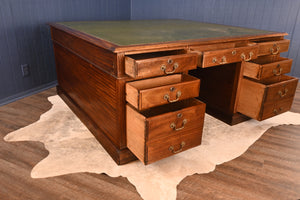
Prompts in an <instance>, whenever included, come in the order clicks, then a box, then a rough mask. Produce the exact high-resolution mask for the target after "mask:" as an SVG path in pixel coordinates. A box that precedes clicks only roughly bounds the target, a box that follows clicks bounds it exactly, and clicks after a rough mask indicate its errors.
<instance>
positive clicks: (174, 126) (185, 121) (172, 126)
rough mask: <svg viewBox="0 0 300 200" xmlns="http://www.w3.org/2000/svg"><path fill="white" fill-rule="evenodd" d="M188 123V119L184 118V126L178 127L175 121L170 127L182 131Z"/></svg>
mask: <svg viewBox="0 0 300 200" xmlns="http://www.w3.org/2000/svg"><path fill="white" fill-rule="evenodd" d="M186 123H187V119H184V120H183V121H182V126H181V127H180V128H176V124H175V123H174V122H173V123H171V124H170V128H171V129H173V130H174V131H180V130H182V129H184V125H185V124H186Z"/></svg>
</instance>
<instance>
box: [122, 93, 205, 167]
mask: <svg viewBox="0 0 300 200" xmlns="http://www.w3.org/2000/svg"><path fill="white" fill-rule="evenodd" d="M204 114H205V104H204V103H202V102H201V101H199V100H196V99H193V98H192V99H187V100H183V101H180V102H177V103H174V104H168V105H165V106H159V107H155V108H151V109H148V110H145V111H142V112H139V111H137V110H136V109H135V108H133V107H132V106H131V105H129V104H127V105H126V137H127V147H128V148H129V149H130V151H132V152H133V153H134V154H135V155H136V157H137V158H138V159H139V160H140V161H142V162H143V163H144V164H149V163H152V162H155V161H157V160H160V159H162V158H166V157H169V156H172V155H174V154H176V153H179V152H181V151H184V150H187V149H189V148H192V147H195V146H197V145H200V144H201V139H202V129H203V122H204Z"/></svg>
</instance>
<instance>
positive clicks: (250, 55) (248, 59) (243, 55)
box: [241, 51, 253, 62]
mask: <svg viewBox="0 0 300 200" xmlns="http://www.w3.org/2000/svg"><path fill="white" fill-rule="evenodd" d="M252 56H253V52H252V51H251V52H250V53H249V58H246V55H245V53H242V54H241V58H242V60H243V61H246V62H247V61H250V60H251V59H252Z"/></svg>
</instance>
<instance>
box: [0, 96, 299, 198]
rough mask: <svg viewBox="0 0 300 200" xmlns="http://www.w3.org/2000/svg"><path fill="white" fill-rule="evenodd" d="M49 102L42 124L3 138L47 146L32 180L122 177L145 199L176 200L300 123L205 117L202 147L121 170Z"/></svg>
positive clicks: (284, 117)
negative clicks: (270, 135)
mask: <svg viewBox="0 0 300 200" xmlns="http://www.w3.org/2000/svg"><path fill="white" fill-rule="evenodd" d="M49 101H50V102H51V103H52V104H53V106H52V108H51V109H50V110H49V111H48V112H46V113H44V114H43V115H42V116H41V118H40V120H39V121H37V122H35V123H33V124H31V125H29V126H27V127H24V128H21V129H19V130H17V131H14V132H11V133H9V134H8V135H6V136H5V138H4V139H5V140H6V141H9V142H12V141H39V142H42V143H44V144H45V148H46V149H47V150H48V151H49V155H48V156H47V157H46V158H44V159H43V160H42V161H40V162H39V163H38V164H37V165H36V166H35V167H34V168H33V169H32V172H31V176H32V178H44V177H51V176H59V175H63V174H69V173H76V172H93V173H106V174H107V175H109V176H111V177H117V176H123V177H127V178H128V180H129V181H130V182H131V183H132V184H134V185H135V187H136V189H137V191H138V192H139V194H140V195H141V196H142V198H143V199H145V200H152V199H153V200H175V199H176V186H177V184H178V183H179V182H180V181H181V180H182V179H183V178H185V177H186V176H188V175H192V174H195V173H198V174H201V173H208V172H211V171H213V170H214V169H215V167H216V165H220V164H222V163H224V162H227V161H230V160H232V159H234V158H236V157H238V156H240V155H241V154H243V153H244V152H245V151H246V150H247V149H248V148H249V147H250V145H252V144H253V143H254V142H255V141H256V140H257V139H258V138H259V137H260V136H261V135H262V134H263V133H264V132H265V131H266V130H267V129H269V128H270V127H272V126H278V125H282V124H295V125H298V124H300V114H298V113H292V112H287V113H284V114H281V115H278V116H276V117H273V118H271V119H268V120H265V121H263V122H258V121H255V120H250V121H247V122H243V123H240V124H238V125H235V126H228V125H227V124H225V123H223V122H221V121H219V120H217V119H215V118H213V117H211V116H209V115H206V116H205V126H204V131H203V132H204V133H203V143H202V145H200V146H198V147H195V148H192V149H190V150H187V151H185V152H182V153H180V154H176V155H174V156H172V157H170V158H166V159H163V160H161V161H158V162H156V163H153V164H150V165H148V166H144V165H143V164H142V163H141V162H140V161H135V162H132V163H129V164H126V165H122V166H118V165H116V164H115V162H114V161H113V160H112V159H111V157H110V156H109V155H108V154H107V153H106V152H105V150H104V149H103V148H102V146H101V145H100V144H99V143H98V142H97V140H96V139H95V138H94V137H93V135H92V134H91V133H90V132H89V131H88V129H87V128H86V127H85V126H84V125H83V124H82V123H81V122H80V120H79V119H78V118H77V117H76V116H75V115H74V114H73V113H72V111H71V110H70V109H69V108H68V107H67V106H66V104H65V103H64V102H63V101H62V100H61V99H60V98H59V97H58V96H52V97H49ZM283 134H284V133H283Z"/></svg>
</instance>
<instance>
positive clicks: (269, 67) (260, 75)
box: [243, 55, 293, 80]
mask: <svg viewBox="0 0 300 200" xmlns="http://www.w3.org/2000/svg"><path fill="white" fill-rule="evenodd" d="M292 62H293V60H292V59H288V58H282V57H280V56H277V55H275V56H274V55H271V56H262V57H259V58H257V59H255V60H252V61H249V62H246V63H245V67H244V74H243V75H244V76H247V77H250V78H253V79H257V80H262V79H266V78H270V77H273V76H280V75H282V74H286V73H289V72H290V71H291V67H292Z"/></svg>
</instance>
